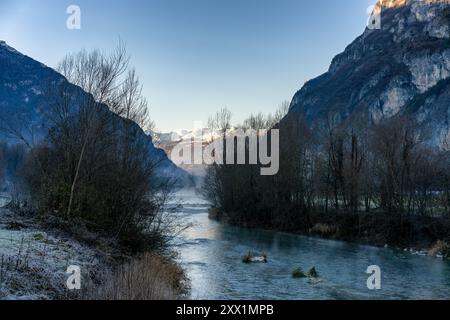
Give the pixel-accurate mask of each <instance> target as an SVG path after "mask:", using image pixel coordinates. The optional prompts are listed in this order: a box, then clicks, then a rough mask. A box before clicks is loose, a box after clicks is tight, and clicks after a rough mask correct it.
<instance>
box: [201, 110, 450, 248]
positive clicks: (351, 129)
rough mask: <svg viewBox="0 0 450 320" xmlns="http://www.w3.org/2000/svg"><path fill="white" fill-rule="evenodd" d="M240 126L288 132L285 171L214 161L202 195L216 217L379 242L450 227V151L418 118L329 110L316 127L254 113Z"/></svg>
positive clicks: (446, 231) (432, 236)
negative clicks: (376, 118)
mask: <svg viewBox="0 0 450 320" xmlns="http://www.w3.org/2000/svg"><path fill="white" fill-rule="evenodd" d="M223 112H224V111H223V110H222V111H221V112H220V113H223ZM216 118H221V117H220V116H216ZM229 118H230V117H229ZM222 124H223V123H222ZM228 126H229V125H228ZM242 127H243V128H245V129H248V128H250V129H255V130H261V129H268V128H277V129H279V130H280V171H279V173H278V174H277V175H275V176H261V175H260V174H259V172H260V170H259V169H260V165H217V164H216V165H213V166H210V167H209V168H208V172H207V176H206V178H205V183H204V186H203V193H204V194H205V195H206V197H207V198H208V199H209V200H210V201H211V202H212V203H213V206H214V208H213V210H212V213H213V216H214V217H217V218H220V219H226V220H228V221H229V222H231V223H236V224H239V225H244V226H251V227H264V228H275V229H281V230H287V231H298V232H303V233H312V234H318V235H321V236H324V237H333V238H340V239H349V240H353V239H366V240H368V241H370V242H379V243H380V244H382V243H396V244H398V243H410V242H414V241H419V240H420V239H422V238H424V239H427V240H430V241H434V240H437V239H443V238H446V237H448V236H449V235H450V223H449V219H450V153H449V152H448V151H446V150H448V149H446V148H442V149H438V148H436V147H434V146H432V145H430V144H429V143H428V141H429V136H427V135H426V134H425V133H424V131H423V130H421V129H420V126H419V125H418V124H417V123H416V122H415V121H413V120H411V119H410V118H408V117H403V116H398V117H394V118H391V119H385V120H383V121H380V122H379V123H376V124H374V123H372V121H371V120H370V119H369V117H368V116H366V115H364V114H355V115H354V116H352V117H351V118H349V119H347V120H346V121H344V122H342V121H337V119H336V117H334V116H333V115H329V116H328V118H327V120H326V121H322V122H320V123H316V124H312V125H311V124H308V123H306V121H304V119H303V118H302V117H301V116H300V115H291V114H289V115H288V116H287V117H285V118H284V119H283V120H282V121H281V122H280V123H279V124H277V125H275V126H274V125H273V123H272V122H271V121H264V117H261V116H258V117H255V116H251V117H250V118H249V119H247V120H246V121H245V122H244V125H242ZM223 128H225V127H223ZM269 135H270V133H269ZM269 139H270V137H269Z"/></svg>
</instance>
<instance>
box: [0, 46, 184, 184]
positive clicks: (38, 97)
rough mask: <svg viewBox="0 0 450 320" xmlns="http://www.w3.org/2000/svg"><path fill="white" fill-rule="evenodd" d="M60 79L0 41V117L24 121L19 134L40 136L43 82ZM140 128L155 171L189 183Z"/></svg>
mask: <svg viewBox="0 0 450 320" xmlns="http://www.w3.org/2000/svg"><path fill="white" fill-rule="evenodd" d="M62 81H67V80H66V79H65V78H64V77H63V76H62V75H61V74H59V73H58V72H56V71H55V70H53V69H51V68H49V67H47V66H45V65H43V64H42V63H40V62H38V61H35V60H33V59H32V58H30V57H28V56H25V55H23V54H21V53H20V52H18V51H17V50H15V49H13V48H11V47H10V46H8V45H7V44H6V42H5V41H0V119H1V120H2V121H3V122H5V121H6V122H7V123H6V125H10V126H11V127H13V126H14V125H16V124H17V123H26V126H25V127H24V128H21V130H22V131H23V132H21V134H23V135H24V136H25V137H26V138H27V139H30V140H33V142H38V141H39V140H41V139H42V138H43V137H44V135H45V132H46V128H45V116H44V111H45V110H43V108H45V105H46V103H45V97H44V86H46V85H48V84H55V85H57V84H58V82H62ZM74 88H75V90H78V92H79V94H87V93H86V92H84V91H82V90H81V88H78V87H75V86H74ZM123 121H126V120H124V119H123ZM3 125H5V124H3ZM136 126H137V125H136ZM3 131H4V130H1V131H0V140H8V141H10V142H13V139H12V138H11V136H10V135H8V134H6V133H5V132H3ZM140 131H141V132H142V135H143V137H144V136H145V139H144V141H146V143H147V148H148V152H149V157H150V158H151V159H152V160H154V161H155V162H156V163H158V166H157V169H156V170H157V174H158V175H160V176H166V177H170V178H176V179H178V180H180V181H181V182H182V183H189V181H190V177H189V174H188V173H187V172H185V171H184V170H182V169H180V168H178V167H177V166H175V164H173V163H172V161H170V160H169V159H168V158H167V156H166V154H165V152H164V151H163V150H161V149H158V148H156V147H155V146H154V144H153V141H152V138H151V137H150V136H147V135H146V134H145V133H144V131H143V130H140Z"/></svg>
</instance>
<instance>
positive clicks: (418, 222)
mask: <svg viewBox="0 0 450 320" xmlns="http://www.w3.org/2000/svg"><path fill="white" fill-rule="evenodd" d="M208 216H209V218H210V219H212V220H216V221H219V222H221V223H226V224H230V225H233V226H239V227H243V228H248V229H262V230H268V231H279V232H287V233H291V234H298V235H304V236H312V237H318V238H321V239H328V240H339V241H345V242H349V243H358V244H363V245H371V246H376V247H392V248H396V249H399V250H402V251H405V252H409V253H411V254H413V255H419V256H431V257H435V258H439V259H450V221H449V219H446V218H439V219H438V218H430V217H418V216H414V217H392V216H391V215H387V214H382V213H377V214H373V213H360V214H339V215H325V216H324V215H315V216H313V215H312V216H310V217H309V221H310V223H309V224H308V225H304V224H301V225H296V224H295V223H292V225H287V224H286V223H285V222H281V223H280V221H282V220H278V221H277V220H276V221H270V222H265V223H262V222H260V221H248V220H246V219H243V218H242V216H241V219H236V217H239V216H240V215H238V214H233V215H230V214H227V213H223V212H220V211H219V210H217V209H215V208H211V209H210V210H209V214H208ZM398 230H401V232H399V231H398Z"/></svg>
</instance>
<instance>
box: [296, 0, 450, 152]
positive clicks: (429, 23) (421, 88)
mask: <svg viewBox="0 0 450 320" xmlns="http://www.w3.org/2000/svg"><path fill="white" fill-rule="evenodd" d="M373 16H374V19H375V18H379V19H380V20H379V21H380V28H379V29H369V28H367V29H366V30H365V31H364V33H363V34H362V35H361V36H360V37H358V38H357V39H356V40H355V41H354V42H353V43H352V44H350V45H349V46H348V47H347V48H346V49H345V51H344V52H343V53H341V54H339V55H338V56H336V57H335V58H334V59H333V61H332V63H331V66H330V68H329V70H328V72H327V73H325V74H323V75H321V76H320V77H318V78H316V79H313V80H311V81H309V82H307V83H306V84H305V86H304V87H303V88H302V89H301V90H300V91H298V92H297V93H296V94H295V96H294V98H293V100H292V103H291V108H290V112H289V114H288V118H289V117H296V116H299V115H302V116H303V117H305V119H306V120H307V121H308V122H310V123H312V122H316V121H320V120H323V119H325V118H327V117H330V116H332V117H333V118H334V119H337V121H342V120H344V119H347V118H348V117H349V116H351V115H352V114H353V113H355V112H366V113H368V115H369V117H370V119H372V121H374V122H378V121H382V120H383V119H386V118H390V117H393V116H396V115H399V114H406V115H408V116H411V117H414V118H415V119H417V120H418V121H419V123H420V124H421V125H422V127H423V128H424V129H426V130H427V131H428V134H429V140H430V143H432V144H433V145H437V146H441V147H442V146H445V145H446V142H449V139H450V0H384V1H381V0H380V1H379V2H378V4H377V6H376V8H375V10H374V13H373Z"/></svg>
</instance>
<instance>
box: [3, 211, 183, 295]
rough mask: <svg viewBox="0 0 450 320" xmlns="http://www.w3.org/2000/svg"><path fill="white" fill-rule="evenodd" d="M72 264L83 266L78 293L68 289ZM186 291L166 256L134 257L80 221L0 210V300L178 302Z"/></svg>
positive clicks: (142, 255) (181, 272) (113, 241)
mask: <svg viewBox="0 0 450 320" xmlns="http://www.w3.org/2000/svg"><path fill="white" fill-rule="evenodd" d="M71 265H76V266H79V267H80V270H81V276H82V278H81V279H82V280H81V289H80V290H74V291H71V290H68V288H67V286H66V281H67V279H68V277H69V275H68V274H66V270H67V268H68V267H69V266H71ZM187 290H188V286H187V281H186V278H185V275H184V271H183V270H182V269H181V268H180V267H179V266H178V265H177V264H176V263H175V262H174V261H173V259H171V258H170V257H169V256H168V255H164V254H161V253H156V252H155V253H150V252H144V253H140V254H136V255H131V254H129V250H127V249H126V248H125V247H123V246H121V245H119V244H118V242H117V241H115V239H113V238H109V237H106V236H104V235H102V234H100V233H97V232H93V231H90V230H89V229H88V228H87V227H86V225H83V224H82V223H81V222H78V223H70V224H69V223H62V222H61V221H56V220H55V218H54V217H53V218H52V217H39V216H35V215H32V214H29V213H25V212H13V211H11V210H10V209H4V208H3V209H2V208H0V300H59V299H88V300H94V299H95V300H134V299H139V300H161V299H180V298H182V297H184V295H185V294H186V293H187Z"/></svg>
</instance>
